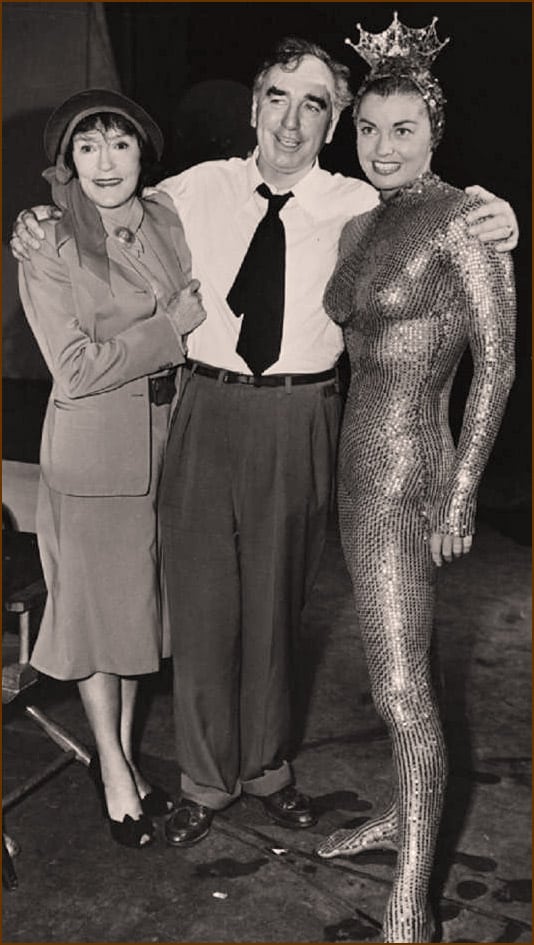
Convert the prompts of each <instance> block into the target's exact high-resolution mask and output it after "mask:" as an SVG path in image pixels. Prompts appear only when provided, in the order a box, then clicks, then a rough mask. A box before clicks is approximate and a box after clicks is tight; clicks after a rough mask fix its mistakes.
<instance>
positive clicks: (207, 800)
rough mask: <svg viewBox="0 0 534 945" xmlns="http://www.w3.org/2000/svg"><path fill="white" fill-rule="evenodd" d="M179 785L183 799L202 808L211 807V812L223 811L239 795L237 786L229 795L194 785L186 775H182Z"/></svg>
mask: <svg viewBox="0 0 534 945" xmlns="http://www.w3.org/2000/svg"><path fill="white" fill-rule="evenodd" d="M180 783H181V789H182V796H183V797H185V798H186V799H187V800H189V801H195V802H196V803H197V804H202V805H203V806H204V807H211V809H212V810H224V808H225V807H228V805H229V804H231V803H232V801H235V799H236V798H237V797H239V795H240V794H241V785H238V786H237V787H236V789H235V791H234V792H233V793H230V792H229V791H223V790H221V789H220V788H214V787H206V786H205V785H203V784H196V783H195V781H193V780H192V779H191V778H190V777H188V775H187V774H182V776H181V779H180Z"/></svg>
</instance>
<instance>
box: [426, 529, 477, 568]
mask: <svg viewBox="0 0 534 945" xmlns="http://www.w3.org/2000/svg"><path fill="white" fill-rule="evenodd" d="M472 544H473V536H472V535H465V536H464V537H463V538H458V537H457V536H456V535H443V534H442V533H441V532H433V533H432V537H431V539H430V553H431V555H432V560H433V562H434V564H435V565H436V566H437V567H438V568H441V565H442V564H443V561H452V560H453V558H461V556H462V555H466V554H467V553H468V552H469V551H471V546H472Z"/></svg>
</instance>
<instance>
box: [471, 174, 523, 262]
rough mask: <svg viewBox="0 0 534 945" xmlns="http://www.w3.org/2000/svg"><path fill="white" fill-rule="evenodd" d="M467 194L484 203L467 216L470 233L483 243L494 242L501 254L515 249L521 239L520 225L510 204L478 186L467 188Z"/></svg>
mask: <svg viewBox="0 0 534 945" xmlns="http://www.w3.org/2000/svg"><path fill="white" fill-rule="evenodd" d="M465 192H466V194H469V196H471V197H480V199H481V200H483V201H484V206H483V207H477V208H476V210H471V212H470V213H469V214H468V215H467V222H468V223H469V231H470V232H471V233H472V234H473V236H478V238H479V240H481V242H482V243H493V242H494V243H495V249H496V250H498V252H499V253H505V252H507V251H508V250H510V249H515V248H516V246H517V241H518V239H519V225H518V223H517V219H516V215H515V213H514V211H513V209H512V207H511V206H510V204H509V203H507V202H506V200H501V198H500V197H496V196H495V194H492V193H490V192H489V190H485V189H484V187H479V186H478V184H474V185H473V186H472V187H466V188H465Z"/></svg>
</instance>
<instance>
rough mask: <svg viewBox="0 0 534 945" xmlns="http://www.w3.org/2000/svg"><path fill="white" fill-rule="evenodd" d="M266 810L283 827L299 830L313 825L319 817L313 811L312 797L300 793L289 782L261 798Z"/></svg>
mask: <svg viewBox="0 0 534 945" xmlns="http://www.w3.org/2000/svg"><path fill="white" fill-rule="evenodd" d="M260 800H261V802H262V804H263V808H264V810H265V812H266V813H267V814H268V815H269V817H270V818H271V819H272V820H274V821H275V822H276V823H277V824H280V826H281V827H289V828H291V829H292V830H299V829H302V828H304V827H313V826H314V825H315V824H316V823H317V818H316V817H315V816H314V814H313V811H312V803H311V799H310V798H309V797H307V796H306V795H305V794H300V792H299V791H297V789H296V787H295V786H294V785H293V784H288V785H287V787H284V788H282V790H281V791H275V793H274V794H268V795H267V797H262V798H260Z"/></svg>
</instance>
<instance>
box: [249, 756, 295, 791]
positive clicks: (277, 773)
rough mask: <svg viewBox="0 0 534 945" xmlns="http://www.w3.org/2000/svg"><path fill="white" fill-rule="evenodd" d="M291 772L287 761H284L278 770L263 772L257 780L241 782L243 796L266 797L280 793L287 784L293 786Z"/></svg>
mask: <svg viewBox="0 0 534 945" xmlns="http://www.w3.org/2000/svg"><path fill="white" fill-rule="evenodd" d="M293 781H294V778H293V771H292V769H291V765H290V764H289V762H288V761H284V762H283V763H282V764H281V765H280V767H279V768H273V769H269V770H268V771H264V772H263V774H261V775H260V776H259V777H258V778H251V779H250V781H243V782H242V788H243V792H244V793H245V794H253V795H254V796H255V797H267V796H268V795H269V794H274V793H275V791H281V790H282V788H284V787H287V785H288V784H293Z"/></svg>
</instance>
